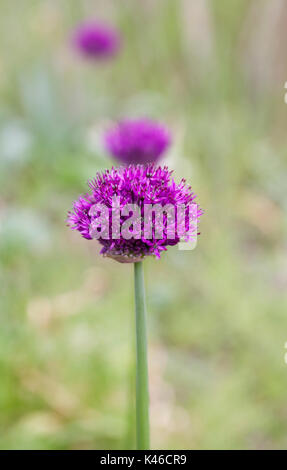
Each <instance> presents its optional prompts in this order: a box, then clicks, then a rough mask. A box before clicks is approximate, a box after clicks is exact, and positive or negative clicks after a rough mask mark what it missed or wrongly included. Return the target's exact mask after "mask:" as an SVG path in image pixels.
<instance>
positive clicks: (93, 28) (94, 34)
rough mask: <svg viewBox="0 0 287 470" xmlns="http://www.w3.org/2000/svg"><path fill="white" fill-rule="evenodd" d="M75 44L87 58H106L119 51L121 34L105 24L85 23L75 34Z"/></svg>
mask: <svg viewBox="0 0 287 470" xmlns="http://www.w3.org/2000/svg"><path fill="white" fill-rule="evenodd" d="M74 45H75V46H76V48H77V49H78V50H79V51H80V52H81V53H82V54H83V55H85V56H86V57H87V58H90V59H105V58H109V57H112V56H114V55H115V54H116V53H117V52H118V50H119V47H120V36H119V34H118V32H117V31H115V30H114V29H111V28H109V27H107V26H105V25H103V24H98V23H89V24H83V25H81V26H80V27H79V28H78V29H77V30H76V32H75V34H74Z"/></svg>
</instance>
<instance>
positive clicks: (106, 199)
mask: <svg viewBox="0 0 287 470" xmlns="http://www.w3.org/2000/svg"><path fill="white" fill-rule="evenodd" d="M89 187H90V192H88V193H87V194H85V195H84V196H81V197H80V198H79V199H78V200H77V201H76V202H75V203H74V207H73V211H72V212H69V214H68V225H69V226H70V227H71V228H73V229H76V230H78V231H79V232H80V233H81V234H82V236H83V237H84V238H86V239H88V240H91V239H92V238H93V237H92V236H91V228H92V226H93V223H94V222H95V220H96V219H97V216H98V215H97V214H96V213H92V211H91V208H92V207H94V206H95V205H104V206H105V207H107V208H108V210H109V213H110V215H111V212H112V210H113V198H114V197H117V198H118V200H119V206H120V209H122V208H124V207H125V206H126V205H127V204H134V205H137V206H138V208H139V211H140V215H141V220H143V215H144V208H145V207H146V205H147V204H149V205H156V204H159V205H161V206H162V207H164V206H166V205H172V206H174V207H177V206H179V205H181V206H182V205H184V206H188V205H190V204H193V205H195V207H196V213H195V218H196V221H197V219H198V218H199V217H200V215H201V214H202V210H201V209H200V207H199V206H198V205H197V204H195V202H194V201H195V198H196V195H195V194H194V193H193V192H192V189H191V187H190V186H188V185H187V184H186V182H185V180H184V179H182V180H181V181H180V183H179V184H177V183H176V182H175V181H174V179H173V177H172V171H170V170H169V169H168V168H167V167H158V166H155V165H153V164H150V165H129V166H126V167H119V168H112V169H111V170H105V171H104V172H103V173H98V174H97V175H96V177H95V178H94V179H93V180H91V181H90V182H89ZM128 218H129V217H128V216H127V215H121V216H120V225H121V226H122V225H123V224H124V222H126V220H127V219H128ZM186 220H187V215H186V214H185V215H184V217H183V218H182V219H177V227H176V231H175V236H174V237H169V228H170V226H169V225H170V223H169V218H168V217H167V216H166V215H165V216H164V217H163V232H162V236H161V238H160V239H159V238H157V237H156V236H155V232H154V229H153V230H152V233H151V237H149V238H148V239H147V238H146V237H145V234H144V233H143V231H142V230H140V234H139V236H138V237H132V238H130V239H126V238H124V237H123V236H122V234H121V233H120V235H119V237H118V238H113V236H112V221H111V219H109V222H108V224H109V230H108V232H109V233H108V235H109V236H108V237H101V236H100V237H99V238H98V241H99V242H100V244H101V245H102V250H101V253H102V254H104V255H105V256H109V257H111V258H114V259H116V260H117V261H120V262H137V261H140V260H141V259H143V258H144V257H146V256H149V255H156V256H157V257H158V258H159V257H160V255H161V252H162V251H165V250H166V249H167V247H168V246H172V245H176V244H177V243H179V242H180V236H179V235H178V233H184V232H185V230H183V228H184V229H185V228H186ZM183 225H185V227H183ZM140 228H142V227H140ZM179 229H180V230H179Z"/></svg>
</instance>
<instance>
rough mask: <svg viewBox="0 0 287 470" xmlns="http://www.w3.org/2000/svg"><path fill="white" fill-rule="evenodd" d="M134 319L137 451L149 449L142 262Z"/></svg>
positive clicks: (138, 268)
mask: <svg viewBox="0 0 287 470" xmlns="http://www.w3.org/2000/svg"><path fill="white" fill-rule="evenodd" d="M134 273H135V317H136V358H137V360H136V431H137V438H136V442H137V449H138V450H148V449H149V392H148V360H147V327H146V305H145V289H144V275H143V262H142V261H140V262H137V263H134Z"/></svg>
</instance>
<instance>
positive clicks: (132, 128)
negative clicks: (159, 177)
mask: <svg viewBox="0 0 287 470" xmlns="http://www.w3.org/2000/svg"><path fill="white" fill-rule="evenodd" d="M170 140H171V139H170V134H169V132H168V130H167V129H166V128H165V127H164V126H162V125H159V124H157V123H155V122H153V121H151V120H148V119H138V120H134V121H133V120H125V121H121V122H119V123H118V124H117V125H116V126H115V127H114V128H112V129H110V130H109V131H108V132H107V134H106V136H105V146H106V149H107V151H108V152H109V153H111V154H112V155H113V156H114V157H115V159H116V160H118V161H119V162H121V163H123V164H127V165H129V164H132V163H133V164H147V163H155V162H157V161H158V160H159V158H160V157H161V156H162V155H163V153H164V152H165V151H166V150H167V148H168V147H169V145H170Z"/></svg>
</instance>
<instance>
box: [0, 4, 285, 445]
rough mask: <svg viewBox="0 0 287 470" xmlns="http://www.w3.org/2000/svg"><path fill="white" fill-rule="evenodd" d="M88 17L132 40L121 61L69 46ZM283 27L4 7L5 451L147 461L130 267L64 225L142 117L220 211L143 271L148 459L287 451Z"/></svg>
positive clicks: (0, 157)
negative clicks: (109, 148)
mask: <svg viewBox="0 0 287 470" xmlns="http://www.w3.org/2000/svg"><path fill="white" fill-rule="evenodd" d="M87 19H100V20H103V21H105V22H108V23H110V24H112V25H116V27H117V28H118V29H119V30H120V31H121V32H122V36H123V49H122V52H121V54H120V55H119V56H118V57H117V58H116V60H114V61H110V62H107V63H105V64H97V63H93V64H91V63H87V62H85V61H84V60H83V59H82V58H81V57H79V56H77V54H75V52H74V51H73V50H72V48H71V45H70V36H71V32H72V31H73V29H74V27H75V26H77V25H78V24H79V23H80V22H81V21H83V20H87ZM286 21H287V4H286V2H285V1H281V0H273V1H272V2H270V1H269V0H267V1H263V0H254V1H247V0H233V1H232V2H230V1H229V0H209V1H208V0H145V1H143V0H142V1H140V0H126V1H124V2H119V1H118V0H114V1H112V0H94V1H84V0H82V1H76V0H23V1H21V2H19V1H18V0H17V1H16V0H1V2H0V99H1V107H0V187H1V190H0V191H1V192H0V255H1V273H0V286H1V330H0V331H1V333H0V448H1V449H97V448H98V449H124V448H126V449H130V448H134V445H135V442H134V356H135V352H134V346H135V345H134V312H133V270H132V266H130V265H121V264H119V263H116V262H113V261H112V260H108V259H103V258H102V257H101V256H99V254H98V253H99V249H98V246H97V243H96V242H87V241H85V240H84V239H82V238H81V237H80V236H79V234H78V233H74V232H72V231H70V230H68V228H67V227H66V226H65V219H66V212H67V210H68V209H70V208H71V206H72V202H73V201H74V200H75V199H76V198H77V197H78V195H79V194H80V193H82V192H84V191H85V190H86V181H87V179H88V178H90V177H92V176H94V175H95V173H96V171H97V170H100V169H103V168H106V167H107V166H111V164H112V162H111V161H110V160H109V159H108V157H107V156H106V155H105V153H104V152H103V149H102V143H101V137H102V134H103V131H104V129H105V128H106V126H107V125H109V124H110V122H111V121H113V120H116V119H118V118H121V117H138V116H142V115H145V116H149V117H152V118H154V119H158V120H159V121H162V122H164V123H166V124H167V125H168V126H169V127H170V129H171V131H172V133H173V146H172V149H171V151H170V152H169V155H168V157H167V163H168V164H169V165H170V166H171V167H174V168H175V171H176V175H177V177H178V178H180V177H182V176H185V177H186V178H187V179H188V180H189V181H191V184H192V186H193V188H194V190H195V192H196V193H197V194H198V195H199V201H200V204H201V206H202V207H203V208H204V209H205V211H206V212H205V215H204V216H203V217H202V221H201V225H200V231H201V235H200V237H199V240H198V245H197V247H196V249H195V250H194V251H179V250H178V249H176V248H174V249H170V250H169V251H168V252H167V253H166V254H164V255H163V256H162V259H161V260H160V261H157V260H154V259H148V260H147V261H146V262H145V274H146V284H147V292H148V321H149V361H150V395H151V429H152V431H151V437H152V447H153V448H155V449H156V448H165V449H207V448H211V449H238V448H244V449H250V448H252V449H254V448H256V449H257V448H258V449H266V448H269V449H273V448H274V449H277V448H280V449H283V448H286V444H287V428H286V422H287V365H286V364H285V362H284V354H285V353H286V352H287V349H285V342H286V341H287V319H286V313H287V296H286V286H287V243H286V231H287V230H286V228H287V227H286V217H285V211H286V208H287V198H286V154H287V151H286V142H287V136H286V124H287V120H286V113H287V108H286V104H285V103H284V93H285V90H284V83H285V81H286V80H287V52H286V40H287V32H286ZM284 49H285V50H284ZM286 91H287V90H286Z"/></svg>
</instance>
